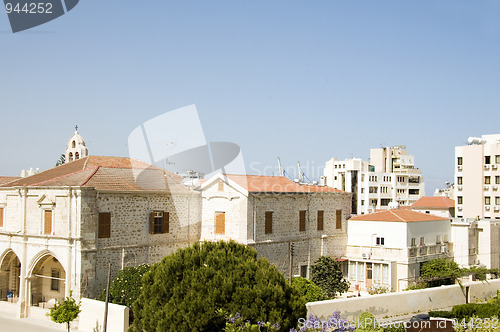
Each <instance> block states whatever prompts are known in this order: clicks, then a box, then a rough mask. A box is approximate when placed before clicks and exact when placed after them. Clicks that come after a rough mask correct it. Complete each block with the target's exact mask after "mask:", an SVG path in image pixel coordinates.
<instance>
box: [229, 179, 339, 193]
mask: <svg viewBox="0 0 500 332" xmlns="http://www.w3.org/2000/svg"><path fill="white" fill-rule="evenodd" d="M224 175H225V176H227V177H228V178H229V179H231V180H232V181H234V182H236V183H237V184H238V185H240V186H242V187H243V188H245V189H246V190H248V191H249V192H286V193H308V192H343V191H342V190H339V189H335V188H331V187H325V186H314V185H302V184H297V183H295V182H293V181H291V180H290V179H288V178H286V177H283V176H263V175H237V174H224Z"/></svg>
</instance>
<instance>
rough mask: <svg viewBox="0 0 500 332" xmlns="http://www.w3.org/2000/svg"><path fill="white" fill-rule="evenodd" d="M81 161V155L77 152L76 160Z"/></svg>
mask: <svg viewBox="0 0 500 332" xmlns="http://www.w3.org/2000/svg"><path fill="white" fill-rule="evenodd" d="M78 159H80V154H79V153H78V152H75V160H78Z"/></svg>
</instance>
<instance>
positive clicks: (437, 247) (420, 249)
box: [408, 243, 451, 257]
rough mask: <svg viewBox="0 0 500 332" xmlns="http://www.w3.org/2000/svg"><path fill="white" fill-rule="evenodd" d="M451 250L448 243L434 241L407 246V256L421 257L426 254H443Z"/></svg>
mask: <svg viewBox="0 0 500 332" xmlns="http://www.w3.org/2000/svg"><path fill="white" fill-rule="evenodd" d="M450 250H451V244H449V243H436V244H432V245H422V246H417V247H411V248H408V257H422V256H427V255H439V254H445V253H447V252H448V251H450Z"/></svg>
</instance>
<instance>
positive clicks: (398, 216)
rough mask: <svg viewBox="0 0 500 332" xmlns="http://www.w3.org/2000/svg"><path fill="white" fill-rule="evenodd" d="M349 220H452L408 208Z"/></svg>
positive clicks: (363, 215) (359, 216)
mask: <svg viewBox="0 0 500 332" xmlns="http://www.w3.org/2000/svg"><path fill="white" fill-rule="evenodd" d="M349 220H363V221H397V222H415V221H437V220H450V219H446V218H443V217H437V216H434V215H432V214H428V213H421V212H416V211H412V210H407V209H392V210H385V211H380V212H374V213H369V214H362V215H358V216H355V217H352V218H351V219H349Z"/></svg>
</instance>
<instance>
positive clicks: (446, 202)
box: [412, 196, 455, 209]
mask: <svg viewBox="0 0 500 332" xmlns="http://www.w3.org/2000/svg"><path fill="white" fill-rule="evenodd" d="M412 207H418V208H442V209H449V208H454V207H455V201H454V200H452V199H451V198H448V197H444V196H424V197H420V199H419V200H418V201H416V202H415V203H413V205H412Z"/></svg>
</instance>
